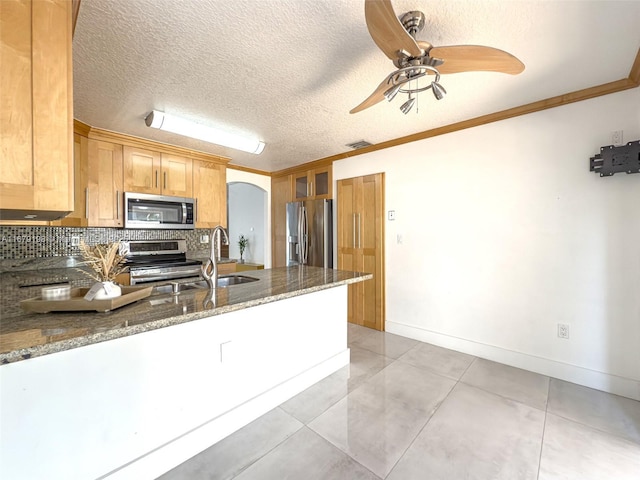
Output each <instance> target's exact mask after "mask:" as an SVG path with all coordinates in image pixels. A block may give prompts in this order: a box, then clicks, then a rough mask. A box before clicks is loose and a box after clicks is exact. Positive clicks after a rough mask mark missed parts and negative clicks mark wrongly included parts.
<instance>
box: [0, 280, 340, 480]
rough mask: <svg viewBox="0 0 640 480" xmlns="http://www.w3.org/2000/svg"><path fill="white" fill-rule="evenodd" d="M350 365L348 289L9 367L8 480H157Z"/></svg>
mask: <svg viewBox="0 0 640 480" xmlns="http://www.w3.org/2000/svg"><path fill="white" fill-rule="evenodd" d="M348 364H349V349H348V348H347V286H346V285H341V286H337V287H334V288H329V289H326V290H321V291H318V292H314V293H309V294H305V295H300V296H296V297H293V298H288V299H285V300H280V301H276V302H273V303H267V304H264V305H258V306H255V307H251V308H246V309H244V310H239V311H236V312H230V313H226V314H222V315H216V316H212V317H208V318H204V319H200V320H194V321H191V322H187V323H182V324H179V325H174V326H171V327H166V328H161V329H157V330H152V331H148V332H144V333H140V334H137V335H132V336H128V337H123V338H119V339H116V340H110V341H106V342H102V343H97V344H93V345H88V346H84V347H80V348H75V349H71V350H67V351H64V352H59V353H54V354H50V355H45V356H41V357H37V358H33V359H30V360H24V361H20V362H16V363H13V364H8V365H3V366H2V367H1V368H0V389H1V396H0V400H1V403H0V420H1V427H0V428H1V431H0V434H1V435H0V476H1V477H2V478H11V479H33V478H47V479H64V480H69V479H74V478H78V479H88V478H108V479H114V480H115V479H118V480H120V479H135V480H140V479H154V478H156V477H158V476H159V475H161V474H162V473H164V472H166V471H168V470H170V469H171V468H173V467H175V466H177V465H179V464H180V463H182V462H184V461H185V460H187V459H188V458H190V457H192V456H193V455H195V454H197V453H199V452H200V451H202V450H204V449H206V448H207V447H209V446H210V445H212V444H213V443H215V442H217V441H219V440H221V439H222V438H224V437H226V436H227V435H229V434H230V433H232V432H234V431H235V430H237V429H239V428H241V427H242V426H244V425H246V424H247V423H249V422H251V421H252V420H254V419H256V418H257V417H259V416H260V415H262V414H264V413H266V412H267V411H269V410H270V409H272V408H274V407H276V406H277V405H279V404H280V403H282V402H284V401H285V400H287V399H289V398H290V397H292V396H293V395H295V394H297V393H299V392H301V391H302V390H304V389H305V388H307V387H309V386H310V385H312V384H314V383H316V382H317V381H319V380H321V379H322V378H324V377H326V376H327V375H329V374H331V373H333V372H335V371H336V370H338V369H339V368H341V367H343V366H345V365H348Z"/></svg>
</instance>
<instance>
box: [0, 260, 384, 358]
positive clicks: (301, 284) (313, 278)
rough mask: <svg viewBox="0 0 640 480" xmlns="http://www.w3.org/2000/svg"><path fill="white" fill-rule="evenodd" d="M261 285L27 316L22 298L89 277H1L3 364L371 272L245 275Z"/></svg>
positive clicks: (72, 272) (301, 270) (68, 273)
mask: <svg viewBox="0 0 640 480" xmlns="http://www.w3.org/2000/svg"><path fill="white" fill-rule="evenodd" d="M242 274H243V275H247V276H251V277H255V278H258V279H259V281H257V282H252V283H246V284H242V285H234V286H231V287H228V288H218V289H216V290H215V295H214V296H211V295H210V293H209V291H208V290H185V291H183V292H181V293H180V294H179V295H177V296H174V295H171V294H152V295H151V296H150V297H148V298H145V299H142V300H138V301H137V302H135V303H132V304H130V305H126V306H124V307H121V308H119V309H117V310H113V311H111V312H107V313H96V312H57V313H47V314H35V313H27V312H25V311H23V310H22V309H21V308H20V306H19V302H20V300H24V299H27V298H32V297H37V296H38V295H39V292H40V288H41V286H39V285H36V284H41V283H55V282H61V283H62V282H68V283H71V284H72V286H81V285H84V286H89V285H91V283H92V280H91V279H87V278H86V277H85V276H84V275H82V274H81V273H80V272H78V271H77V270H76V269H73V268H65V269H52V270H37V271H19V272H9V273H2V274H0V293H1V294H2V304H1V308H2V309H1V311H0V364H7V363H12V362H16V361H20V360H25V359H28V358H33V357H38V356H42V355H47V354H50V353H55V352H61V351H64V350H69V349H72V348H77V347H81V346H84V345H90V344H93V343H99V342H103V341H107V340H112V339H116V338H120V337H125V336H128V335H134V334H137V333H141V332H145V331H149V330H154V329H157V328H163V327H169V326H171V325H177V324H180V323H184V322H189V321H192V320H197V319H200V318H205V317H210V316H214V315H220V314H223V313H227V312H232V311H235V310H241V309H244V308H249V307H252V306H255V305H261V304H264V303H269V302H274V301H278V300H283V299H286V298H290V297H295V296H298V295H304V294H307V293H312V292H315V291H319V290H324V289H326V288H332V287H336V286H339V285H346V284H349V283H355V282H360V281H363V280H367V279H370V278H372V275H371V274H366V273H357V272H346V271H339V270H332V269H323V268H318V267H289V268H275V269H267V270H252V271H249V272H242Z"/></svg>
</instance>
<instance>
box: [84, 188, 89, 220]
mask: <svg viewBox="0 0 640 480" xmlns="http://www.w3.org/2000/svg"><path fill="white" fill-rule="evenodd" d="M84 216H85V217H86V218H89V187H87V188H85V189H84Z"/></svg>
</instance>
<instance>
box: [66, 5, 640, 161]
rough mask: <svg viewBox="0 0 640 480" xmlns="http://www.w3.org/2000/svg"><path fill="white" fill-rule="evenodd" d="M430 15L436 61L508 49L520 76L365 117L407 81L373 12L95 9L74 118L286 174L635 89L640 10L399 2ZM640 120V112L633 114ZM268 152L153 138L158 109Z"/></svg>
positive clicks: (456, 84)
mask: <svg viewBox="0 0 640 480" xmlns="http://www.w3.org/2000/svg"><path fill="white" fill-rule="evenodd" d="M393 6H394V10H395V12H396V13H397V14H398V16H400V15H401V14H402V13H404V12H407V11H409V10H421V11H423V12H424V13H425V15H426V18H427V21H426V27H425V29H424V30H423V31H422V32H421V33H420V34H419V35H418V39H419V40H427V41H429V42H431V43H432V44H433V45H434V46H444V45H459V44H476V45H487V46H492V47H496V48H500V49H502V50H506V51H508V52H510V53H512V54H513V55H515V56H517V57H518V58H519V59H520V60H521V61H522V62H524V64H525V65H526V69H525V71H524V72H523V73H522V74H520V75H517V76H511V75H505V74H499V73H486V72H473V73H459V74H453V75H443V76H442V79H441V82H440V83H441V84H442V85H443V86H444V87H445V88H446V89H447V92H448V95H447V96H446V97H445V99H444V100H442V101H439V102H437V101H436V100H435V99H434V98H433V95H431V93H430V92H425V93H423V94H421V95H420V96H419V112H418V113H416V111H415V109H414V110H413V111H412V112H410V113H409V114H408V115H404V114H402V113H401V112H400V110H399V108H398V107H399V105H400V104H401V103H402V102H403V101H404V100H402V99H400V96H398V97H397V98H396V99H395V100H394V101H393V102H391V103H387V102H381V103H379V104H378V105H376V106H374V107H372V108H370V109H368V110H365V111H363V112H361V113H357V114H354V115H351V114H349V110H350V109H351V108H353V107H355V106H356V105H358V104H359V103H360V102H361V101H362V100H364V99H365V98H366V97H367V96H368V95H369V94H370V93H371V92H372V91H373V90H374V89H375V88H376V87H377V86H378V84H379V83H380V82H381V81H382V80H383V79H384V77H385V76H386V75H388V74H389V73H390V72H391V71H393V70H394V67H393V64H392V62H391V61H390V60H389V59H388V58H387V57H386V56H385V55H384V54H383V53H382V52H381V51H380V50H379V49H378V48H377V47H376V45H375V44H374V42H373V40H372V39H371V37H370V35H369V32H368V30H367V27H366V24H365V19H364V1H363V0H82V3H81V7H80V14H79V17H78V23H77V26H76V31H75V37H74V40H73V48H74V54H73V55H74V109H75V112H74V116H75V118H77V119H78V120H81V121H83V122H85V123H87V124H89V125H91V126H94V127H99V128H104V129H107V130H113V131H116V132H122V133H127V134H130V135H135V136H139V137H144V138H149V139H152V140H157V141H160V142H165V143H170V144H174V145H180V146H183V147H187V148H192V149H196V150H201V151H205V152H210V153H215V154H220V155H225V156H228V157H231V159H232V163H234V164H237V165H242V166H245V167H251V168H256V169H260V170H266V171H276V170H280V169H283V168H287V167H290V166H293V165H297V164H300V163H305V162H309V161H312V160H316V159H319V158H324V157H327V156H331V155H335V154H338V153H341V152H345V151H348V150H349V148H348V147H346V144H348V143H351V142H354V141H358V140H362V139H364V140H367V141H369V142H371V143H374V144H375V143H380V142H384V141H387V140H392V139H394V138H398V137H402V136H405V135H410V134H413V133H417V132H422V131H425V130H429V129H432V128H435V127H440V126H443V125H448V124H451V123H454V122H458V121H461V120H466V119H470V118H474V117H477V116H480V115H484V114H488V113H492V112H496V111H499V110H504V109H507V108H510V107H515V106H518V105H523V104H526V103H530V102H534V101H537V100H542V99H545V98H549V97H553V96H556V95H560V94H564V93H568V92H572V91H575V90H579V89H582V88H587V87H592V86H595V85H600V84H603V83H607V82H611V81H615V80H619V79H621V78H626V77H627V76H628V74H629V70H630V68H631V65H632V64H633V61H634V58H635V56H636V54H637V53H638V49H639V48H640V28H638V20H639V19H640V1H620V2H614V1H595V2H593V1H553V0H544V1H543V0H537V1H524V0H523V1H506V0H501V1H495V0H476V1H451V0H446V1H445V0H436V1H432V0H395V1H393ZM630 108H638V106H637V105H636V106H630ZM154 109H155V110H161V111H165V112H166V113H171V114H175V115H179V116H182V117H184V118H191V119H193V120H197V121H200V122H201V123H206V124H209V125H212V126H219V127H221V128H223V129H226V130H229V131H232V132H235V133H247V134H250V135H251V136H253V137H258V138H260V139H261V140H263V141H264V142H266V147H265V149H264V152H263V153H262V154H260V155H252V154H248V153H243V152H239V151H237V150H231V149H226V148H222V147H218V146H215V145H211V144H208V143H205V142H201V141H197V140H191V139H188V138H186V137H181V136H179V135H175V134H170V133H166V132H161V131H158V130H155V129H151V128H148V127H146V126H145V124H144V117H145V116H146V115H147V114H148V113H149V112H150V111H151V110H154Z"/></svg>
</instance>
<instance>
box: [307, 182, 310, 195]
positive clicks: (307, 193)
mask: <svg viewBox="0 0 640 480" xmlns="http://www.w3.org/2000/svg"><path fill="white" fill-rule="evenodd" d="M309 196H310V195H309V182H307V197H309Z"/></svg>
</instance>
